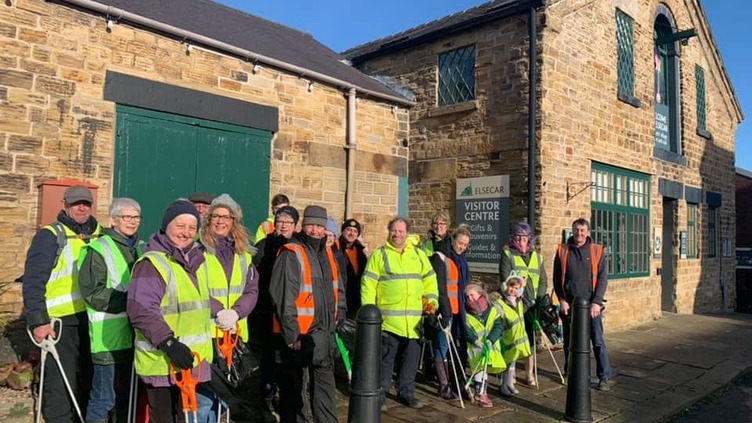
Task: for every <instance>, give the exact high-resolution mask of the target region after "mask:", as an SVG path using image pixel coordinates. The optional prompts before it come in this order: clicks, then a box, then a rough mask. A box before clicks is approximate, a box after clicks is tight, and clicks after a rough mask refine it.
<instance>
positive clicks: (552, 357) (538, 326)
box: [535, 320, 567, 385]
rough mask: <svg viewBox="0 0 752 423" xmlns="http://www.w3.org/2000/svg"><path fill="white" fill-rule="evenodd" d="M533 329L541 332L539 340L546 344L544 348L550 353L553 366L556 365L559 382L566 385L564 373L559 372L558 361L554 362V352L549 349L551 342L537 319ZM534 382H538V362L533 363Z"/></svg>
mask: <svg viewBox="0 0 752 423" xmlns="http://www.w3.org/2000/svg"><path fill="white" fill-rule="evenodd" d="M535 329H536V330H539V331H540V332H541V335H542V336H541V341H543V345H545V346H546V349H547V350H548V353H549V354H550V355H551V360H553V362H554V366H556V372H557V373H559V379H561V384H562V385H566V384H567V382H566V380H564V375H563V374H562V373H561V369H560V368H559V363H557V362H556V357H554V353H553V352H552V351H551V344H550V342H549V341H548V338H546V333H545V332H543V328H541V326H540V324H539V323H538V320H535ZM535 366H536V368H535V382H536V384H537V383H538V364H537V363H536V364H535Z"/></svg>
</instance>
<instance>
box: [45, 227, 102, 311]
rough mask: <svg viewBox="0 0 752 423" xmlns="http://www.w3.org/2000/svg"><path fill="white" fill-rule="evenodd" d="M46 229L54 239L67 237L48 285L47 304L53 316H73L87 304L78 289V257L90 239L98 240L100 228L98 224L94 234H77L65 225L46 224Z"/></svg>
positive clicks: (84, 308)
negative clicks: (62, 234)
mask: <svg viewBox="0 0 752 423" xmlns="http://www.w3.org/2000/svg"><path fill="white" fill-rule="evenodd" d="M44 229H46V230H48V231H50V232H52V234H53V235H55V238H57V237H58V236H61V232H60V231H63V233H64V234H65V239H66V242H65V247H63V249H62V251H61V252H60V257H58V258H57V264H55V267H54V268H53V269H52V272H51V273H50V278H49V279H48V280H47V285H46V286H45V295H44V297H45V303H46V305H47V314H49V316H50V317H64V316H70V315H72V314H76V313H79V312H82V311H84V310H86V303H85V302H84V300H83V297H82V296H81V290H80V288H79V286H78V257H79V255H80V254H81V249H82V248H84V247H85V246H86V244H87V241H88V240H89V239H96V238H98V237H99V232H100V227H99V225H97V227H96V229H95V230H94V233H92V234H91V236H90V237H88V238H87V235H83V234H81V235H78V234H76V233H75V232H73V231H72V230H70V228H68V227H67V226H65V225H63V224H62V223H59V222H56V223H54V224H52V225H47V226H45V227H44Z"/></svg>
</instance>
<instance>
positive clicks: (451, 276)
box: [436, 251, 460, 314]
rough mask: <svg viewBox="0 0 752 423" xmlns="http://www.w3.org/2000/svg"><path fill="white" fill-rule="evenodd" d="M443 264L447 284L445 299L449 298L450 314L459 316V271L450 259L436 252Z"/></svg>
mask: <svg viewBox="0 0 752 423" xmlns="http://www.w3.org/2000/svg"><path fill="white" fill-rule="evenodd" d="M436 254H438V255H439V257H440V258H441V261H443V262H444V265H445V266H444V267H445V269H446V284H447V297H448V298H449V305H451V306H452V314H459V312H460V297H459V295H460V270H459V269H458V268H457V264H456V263H455V262H454V260H452V259H447V257H446V256H445V255H444V254H442V253H440V252H438V251H437V252H436Z"/></svg>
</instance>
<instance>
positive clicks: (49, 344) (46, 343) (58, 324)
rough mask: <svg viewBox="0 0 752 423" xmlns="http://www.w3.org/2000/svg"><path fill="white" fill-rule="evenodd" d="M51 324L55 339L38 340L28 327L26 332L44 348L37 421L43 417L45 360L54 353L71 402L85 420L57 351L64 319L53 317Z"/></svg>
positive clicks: (82, 419) (35, 343)
mask: <svg viewBox="0 0 752 423" xmlns="http://www.w3.org/2000/svg"><path fill="white" fill-rule="evenodd" d="M50 325H51V326H52V329H53V330H54V331H55V335H56V336H55V339H52V338H50V337H49V336H47V337H46V338H44V339H43V340H42V341H41V342H37V340H36V339H34V333H33V332H32V331H31V329H26V332H27V333H28V334H29V338H31V342H33V343H34V345H36V346H37V347H39V348H40V349H41V350H42V360H41V363H40V366H41V370H40V375H39V395H37V401H39V402H38V404H37V417H36V423H39V422H40V421H41V419H42V393H43V392H44V367H45V362H46V361H47V354H52V358H53V359H54V360H55V363H57V368H58V370H59V371H60V376H61V377H62V378H63V382H65V388H66V389H67V390H68V395H70V398H71V402H73V406H74V407H75V408H76V413H77V414H78V418H79V419H80V420H81V421H82V422H83V421H84V418H83V416H82V415H81V408H79V406H78V401H76V395H75V394H74V393H73V389H71V386H70V383H69V382H68V377H67V376H66V375H65V370H63V364H62V363H61V362H60V356H59V355H58V353H57V348H56V347H55V345H56V344H57V343H58V341H60V336H61V335H62V333H63V321H62V320H60V319H58V318H56V317H53V318H52V319H51V320H50Z"/></svg>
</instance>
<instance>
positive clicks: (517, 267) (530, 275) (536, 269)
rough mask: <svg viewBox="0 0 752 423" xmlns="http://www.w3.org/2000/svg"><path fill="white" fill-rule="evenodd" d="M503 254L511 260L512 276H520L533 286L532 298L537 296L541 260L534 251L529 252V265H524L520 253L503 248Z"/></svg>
mask: <svg viewBox="0 0 752 423" xmlns="http://www.w3.org/2000/svg"><path fill="white" fill-rule="evenodd" d="M504 254H506V255H507V257H509V258H510V259H512V274H515V275H519V276H522V277H523V278H525V279H526V280H528V281H530V282H532V284H533V291H532V293H533V298H535V297H536V296H537V295H538V284H539V283H540V268H541V267H542V266H541V265H542V264H543V260H541V259H540V258H539V257H538V253H537V252H535V251H532V252H530V263H528V264H525V259H523V258H522V255H520V252H519V251H517V250H513V249H511V248H509V247H504Z"/></svg>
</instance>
